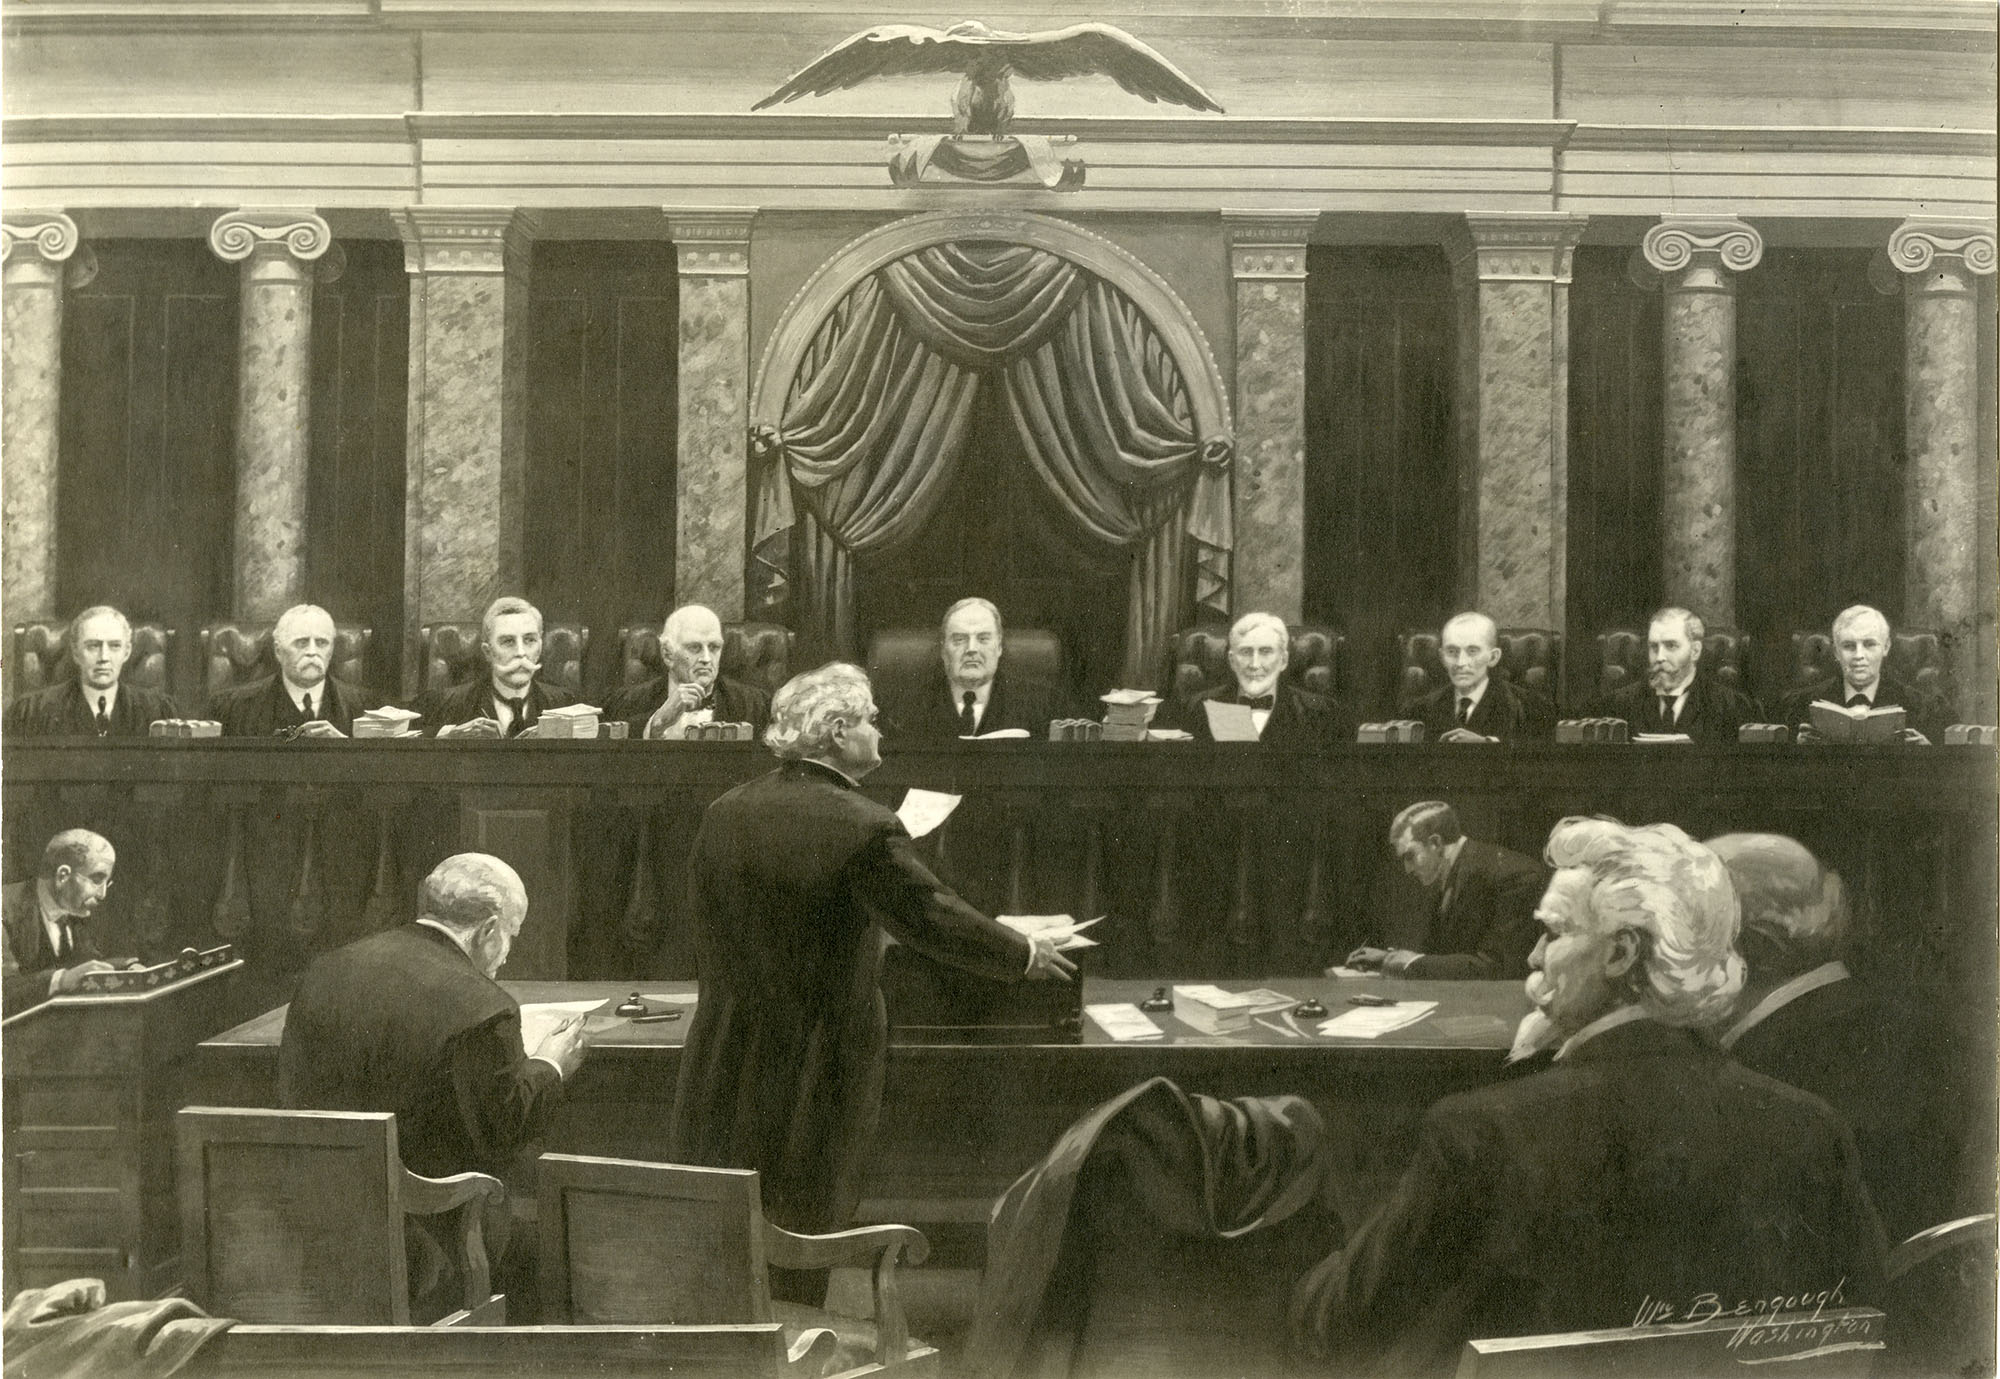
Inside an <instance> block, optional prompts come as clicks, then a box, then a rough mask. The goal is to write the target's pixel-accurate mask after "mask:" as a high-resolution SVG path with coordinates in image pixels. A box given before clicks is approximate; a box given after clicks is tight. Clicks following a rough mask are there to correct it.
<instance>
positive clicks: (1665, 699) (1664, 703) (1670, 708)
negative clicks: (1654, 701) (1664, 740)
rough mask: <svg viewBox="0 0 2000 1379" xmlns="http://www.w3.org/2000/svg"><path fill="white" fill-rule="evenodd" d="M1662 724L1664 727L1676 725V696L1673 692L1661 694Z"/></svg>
mask: <svg viewBox="0 0 2000 1379" xmlns="http://www.w3.org/2000/svg"><path fill="white" fill-rule="evenodd" d="M1660 726H1661V727H1663V728H1671V727H1673V726H1674V697H1673V696H1672V695H1671V694H1663V695H1661V696H1660Z"/></svg>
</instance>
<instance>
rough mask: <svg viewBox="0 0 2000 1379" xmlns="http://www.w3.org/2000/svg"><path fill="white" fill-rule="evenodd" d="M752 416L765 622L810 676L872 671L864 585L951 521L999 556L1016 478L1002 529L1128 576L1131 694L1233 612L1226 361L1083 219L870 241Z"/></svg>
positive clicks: (897, 227)
mask: <svg viewBox="0 0 2000 1379" xmlns="http://www.w3.org/2000/svg"><path fill="white" fill-rule="evenodd" d="M752 417H753V423H752V439H751V483H752V490H753V495H754V497H753V511H752V531H753V543H752V556H751V563H750V570H749V579H748V584H749V595H750V603H751V611H752V615H753V616H762V617H766V618H781V619H783V620H785V621H788V622H790V623H791V624H792V625H793V626H794V627H796V628H797V629H798V631H799V634H800V640H801V643H802V648H801V649H802V651H803V653H804V657H805V659H808V660H810V659H812V658H814V657H817V656H819V655H828V654H832V655H843V656H849V657H852V656H856V655H858V653H859V651H860V649H861V647H860V642H861V639H862V631H863V627H862V611H861V607H862V600H861V599H860V598H859V597H858V596H857V582H858V580H860V579H861V578H864V577H865V576H866V575H867V574H869V573H870V572H873V573H876V574H880V575H883V576H885V577H886V576H888V575H889V574H891V573H893V571H894V570H895V568H896V566H897V564H898V555H899V553H902V552H907V551H909V550H910V549H911V548H912V547H913V546H916V545H919V544H920V543H922V542H923V540H924V536H925V533H926V532H927V531H930V530H931V528H932V525H933V523H934V522H935V521H936V520H937V519H938V518H939V515H940V513H943V514H945V517H944V520H945V522H946V523H947V524H950V523H952V522H956V523H958V524H959V525H960V526H961V527H963V526H965V525H966V523H967V520H968V516H971V517H974V518H976V519H977V520H979V521H981V522H983V523H984V524H985V525H984V526H983V527H982V528H981V529H980V532H979V533H978V534H977V535H978V537H979V539H980V540H984V541H986V542H987V543H989V544H990V543H991V542H993V541H994V540H995V529H994V526H993V524H994V522H995V521H996V520H997V518H996V509H995V507H994V505H993V501H992V495H993V494H994V493H995V492H996V490H995V489H994V488H993V482H994V479H995V475H994V474H993V473H989V472H986V471H987V470H988V469H989V468H994V467H998V468H1001V469H1007V468H1012V469H1015V470H1018V474H1017V475H1016V476H1015V478H1014V479H1010V480H1008V482H1010V483H1014V485H1015V486H1014V488H1011V489H1006V490H1004V491H1003V492H1001V505H1002V508H1003V509H1004V512H1000V513H999V515H1000V516H1009V520H1041V519H1042V518H1046V517H1049V516H1051V515H1052V516H1053V518H1054V521H1055V524H1056V526H1057V528H1058V529H1059V530H1058V531H1054V532H1051V533H1048V535H1050V536H1052V537H1053V536H1059V537H1061V538H1063V539H1065V540H1067V541H1068V543H1069V546H1070V548H1071V550H1072V553H1073V554H1077V555H1079V556H1081V557H1082V559H1081V561H1080V563H1079V565H1078V570H1079V571H1083V570H1086V569H1088V568H1090V567H1092V566H1093V565H1095V566H1099V567H1107V566H1106V563H1107V562H1108V568H1109V569H1110V570H1111V577H1112V580H1113V587H1114V588H1115V587H1117V586H1120V585H1122V592H1123V594H1124V598H1123V600H1122V601H1123V603H1124V605H1125V606H1124V609H1123V610H1122V616H1121V617H1120V619H1119V621H1118V624H1117V625H1118V627H1119V628H1120V629H1121V630H1122V633H1123V635H1122V641H1123V654H1122V655H1121V656H1120V657H1118V658H1117V659H1118V661H1119V666H1118V672H1119V673H1118V677H1117V678H1118V679H1119V680H1120V681H1121V682H1123V683H1128V684H1133V683H1137V684H1144V683H1150V682H1151V681H1152V680H1153V679H1154V678H1155V676H1156V675H1157V673H1158V670H1159V663H1160V660H1161V656H1162V653H1163V652H1164V648H1165V644H1166V639H1167V637H1168V636H1169V635H1171V633H1172V631H1173V630H1174V629H1175V628H1176V627H1179V626H1182V625H1185V624H1186V623H1188V622H1190V621H1192V620H1194V618H1195V616H1196V613H1197V610H1198V609H1199V610H1202V611H1205V612H1207V613H1209V614H1211V615H1214V616H1222V615H1226V613H1227V611H1228V606H1229V552H1230V546H1231V542H1232V538H1231V520H1230V494H1229V475H1228V466H1229V458H1230V453H1231V442H1230V432H1229V416H1228V405H1227V401H1226V398H1225V395H1224V392H1223V389H1222V383H1221V376H1220V373H1219V371H1218V370H1217V369H1216V366H1215V362H1214V359H1213V356H1212V355H1211V354H1210V352H1209V350H1208V348H1207V345H1206V342H1205V341H1204V340H1203V339H1202V337H1201V334H1200V332H1199V330H1198V328H1197V327H1196V326H1195V325H1194V322H1193V320H1192V318H1191V317H1190V315H1189V314H1188V312H1187V309H1186V307H1185V306H1184V305H1183V304H1182V303H1181V301H1180V300H1179V298H1178V297H1176V296H1175V295H1174V293H1173V291H1172V290H1171V289H1170V288H1169V287H1168V286H1167V285H1166V284H1165V283H1164V282H1163V281H1161V279H1160V278H1159V277H1158V276H1157V275H1156V274H1154V273H1153V272H1152V271H1151V270H1150V269H1148V268H1146V267H1145V265H1144V264H1142V263H1140V262H1139V261H1138V260H1137V259H1135V258H1133V257H1132V256H1131V255H1130V254H1128V253H1126V252H1125V251H1123V250H1122V249H1119V248H1118V247H1117V246H1115V245H1113V244H1111V243H1110V242H1109V241H1107V240H1105V239H1103V238H1102V237H1100V236H1097V235H1094V234H1091V233H1090V232H1089V231H1086V230H1082V229H1079V228H1078V227H1076V226H1074V225H1070V224H1068V223H1067V222H1065V221H1059V220H1053V219H1050V218H1048V217H1045V216H1037V215H1030V214H1025V213H993V212H987V213H971V212H941V213H936V214H930V215H920V216H913V217H910V218H908V219H906V220H902V221H898V222H895V223H894V224H891V225H888V226H885V227H883V228H881V229H879V230H876V231H873V232H871V233H870V234H867V235H864V236H862V237H861V238H859V239H857V240H855V241H853V242H852V243H850V244H849V245H847V246H846V247H845V248H843V249H842V250H841V251H840V252H839V253H837V254H835V255H834V256H833V257H832V258H831V259H829V260H828V261H827V262H826V263H825V264H823V265H822V266H821V267H820V269H819V271H818V272H817V273H815V274H814V276H813V277H812V278H811V279H810V280H809V281H808V282H807V284H806V286H805V287H804V288H803V289H801V291H800V292H799V294H798V295H797V296H796V297H795V298H794V299H793V301H792V302H791V304H790V305H789V306H788V307H787V308H786V310H785V313H784V315H783V316H782V317H781V319H780V320H779V323H778V326H777V329H776V330H775V332H774V333H773V337H772V341H771V345H770V347H769V349H768V350H767V351H766V353H765V357H764V362H763V365H762V368H761V370H760V372H759V376H758V381H757V389H756V394H755V396H754V398H753V401H752ZM996 423H999V424H996ZM1004 431H1011V433H1012V437H1011V443H1010V441H1009V439H1008V438H1007V437H1006V436H1004V435H996V432H1004ZM1010 454H1013V455H1016V456H1018V458H1019V461H1020V463H1019V464H1018V465H1010V461H1009V455H1010ZM969 468H970V469H972V470H975V471H977V472H973V473H971V474H970V475H968V469H969ZM1022 485H1026V487H1027V489H1028V490H1030V491H1028V492H1022V491H1019V490H1020V488H1021V486H1022ZM982 494H983V495H985V498H984V500H982V496H981V495H982ZM968 495H971V497H970V499H968ZM968 501H970V502H971V503H972V504H973V508H972V509H971V510H970V511H969V510H968V507H967V504H968ZM1037 512H1038V513H1039V517H1037V516H1034V515H1033V514H1035V513H1037ZM935 535H936V534H935V533H933V536H934V537H935ZM968 535H971V533H968ZM976 544H977V543H976V542H968V545H969V546H970V545H976ZM1062 546H1063V541H1060V540H1059V541H1058V542H1057V543H1056V547H1055V548H1054V549H1061V548H1062ZM903 563H904V564H905V566H906V567H907V564H908V562H903ZM1120 565H1122V567H1123V574H1122V578H1121V577H1120V575H1119V569H1118V567H1119V566H1120ZM906 573H907V570H906ZM958 573H959V575H960V576H961V577H963V578H966V579H968V580H974V581H976V582H978V583H988V582H991V581H992V580H994V579H996V578H1003V577H1004V572H1003V571H1001V570H1000V569H998V568H995V567H988V568H982V569H979V570H976V571H974V570H965V569H963V568H962V566H961V568H960V570H959V571H958ZM1083 583H1084V584H1085V585H1086V586H1088V585H1089V583H1090V581H1089V580H1084V581H1083ZM959 592H986V590H985V589H980V588H968V589H961V590H959ZM1085 596H1086V597H1088V596H1089V595H1087V594H1086V595H1085Z"/></svg>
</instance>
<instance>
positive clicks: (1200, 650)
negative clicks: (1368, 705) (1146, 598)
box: [1167, 623, 1353, 705]
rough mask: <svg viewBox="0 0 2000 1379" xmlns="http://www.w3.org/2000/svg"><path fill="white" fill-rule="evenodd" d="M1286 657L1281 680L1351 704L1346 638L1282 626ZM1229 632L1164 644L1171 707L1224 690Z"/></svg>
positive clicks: (1202, 632)
mask: <svg viewBox="0 0 2000 1379" xmlns="http://www.w3.org/2000/svg"><path fill="white" fill-rule="evenodd" d="M1285 630H1286V631H1287V632H1288V633H1289V634H1290V637H1291V652H1290V655H1289V657H1288V658H1287V661H1286V665H1285V678H1286V679H1287V680H1289V681H1291V682H1292V684H1294V685H1296V686H1298V688H1300V689H1302V690H1305V691H1307V692H1308V693H1311V694H1330V695H1333V696H1334V697H1335V698H1338V699H1343V700H1347V701H1349V702H1352V699H1353V696H1352V694H1351V693H1350V690H1351V688H1352V687H1351V686H1350V685H1349V684H1348V678H1349V677H1348V672H1347V638H1345V637H1343V636H1342V635H1341V634H1340V633H1338V632H1335V631H1333V630H1332V629H1330V628H1325V627H1315V626H1310V625H1291V624H1287V626H1286V629H1285ZM1229 681H1230V671H1229V628H1228V627H1227V626H1226V625H1224V624H1221V623H1217V624H1216V625H1214V626H1212V627H1192V628H1189V629H1188V630H1187V631H1185V632H1180V633H1176V634H1175V635H1174V638H1173V640H1172V641H1171V642H1169V643H1168V644H1167V684H1168V687H1169V689H1170V690H1171V692H1172V695H1173V697H1174V699H1175V701H1176V702H1178V703H1180V704H1183V705H1185V704H1187V703H1188V702H1189V701H1191V700H1192V699H1193V698H1194V697H1195V696H1196V695H1197V694H1200V693H1201V692H1202V691H1203V690H1206V689H1214V688H1215V687H1216V686H1218V685H1224V684H1228V683H1229Z"/></svg>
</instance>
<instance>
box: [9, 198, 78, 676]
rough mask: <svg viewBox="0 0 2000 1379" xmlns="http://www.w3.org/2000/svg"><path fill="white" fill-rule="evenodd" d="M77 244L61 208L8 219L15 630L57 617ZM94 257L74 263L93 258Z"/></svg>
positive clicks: (11, 603)
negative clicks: (60, 464)
mask: <svg viewBox="0 0 2000 1379" xmlns="http://www.w3.org/2000/svg"><path fill="white" fill-rule="evenodd" d="M78 244H79V240H78V237H77V231H76V222H75V221H73V220H71V219H70V218H69V217H68V216H66V215H64V214H62V213H61V212H60V211H15V212H9V213H8V214H7V216H6V218H5V219H4V220H0V361H4V366H5V369H6V374H7V387H6V389H5V391H4V392H0V453H4V454H5V455H6V457H7V481H6V483H5V484H4V485H0V495H4V507H0V556H4V562H0V599H4V607H0V616H4V618H5V625H6V627H8V628H13V627H15V626H18V625H19V624H21V623H24V622H29V621H40V620H44V619H53V618H54V617H55V616H56V614H57V609H56V454H57V449H58V444H57V442H58V423H59V421H60V417H61V406H62V312H63V285H64V284H63V279H64V276H65V275H66V274H67V273H68V272H69V271H70V267H71V262H72V256H73V255H75V254H76V252H77V246H78ZM88 255H89V250H87V249H86V250H85V251H84V257H82V258H79V259H77V260H75V262H76V263H77V264H79V265H82V264H85V263H88V262H89V260H88ZM10 650H11V648H10ZM10 659H11V658H10Z"/></svg>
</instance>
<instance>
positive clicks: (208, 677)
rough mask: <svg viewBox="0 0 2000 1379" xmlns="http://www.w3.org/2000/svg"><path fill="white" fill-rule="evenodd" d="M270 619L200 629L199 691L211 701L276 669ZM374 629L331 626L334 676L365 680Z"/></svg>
mask: <svg viewBox="0 0 2000 1379" xmlns="http://www.w3.org/2000/svg"><path fill="white" fill-rule="evenodd" d="M276 626H277V624H276V623H272V622H212V623H210V624H209V625H208V626H207V627H204V628H202V630H201V681H202V692H203V693H204V694H205V695H206V696H207V701H208V702H209V703H213V702H214V701H215V698H216V696H217V695H219V694H223V693H226V692H227V691H229V690H232V689H235V688H236V687H237V686H238V685H242V684H247V683H248V682H249V681H251V680H255V679H257V678H258V677H259V676H262V675H274V674H276V673H277V670H278V659H277V656H276V655H275V654H274V653H273V652H272V650H271V631H272V629H273V628H274V627H276ZM374 640H375V629H374V628H372V627H357V626H355V625H354V624H352V623H349V624H346V625H339V624H336V625H335V627H334V629H333V665H332V667H331V674H332V675H333V678H334V679H336V680H346V681H349V682H350V683H352V684H357V685H361V684H366V683H367V682H368V647H369V645H370V643H372V642H373V641H374Z"/></svg>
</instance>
